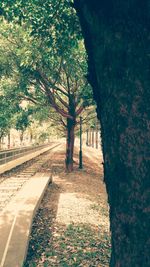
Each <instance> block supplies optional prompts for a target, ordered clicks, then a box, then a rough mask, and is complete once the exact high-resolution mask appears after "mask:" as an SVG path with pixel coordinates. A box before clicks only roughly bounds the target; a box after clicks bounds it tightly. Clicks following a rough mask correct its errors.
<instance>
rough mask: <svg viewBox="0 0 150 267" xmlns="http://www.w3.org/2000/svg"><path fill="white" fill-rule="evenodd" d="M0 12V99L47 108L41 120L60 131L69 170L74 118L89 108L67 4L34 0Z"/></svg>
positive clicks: (76, 31) (75, 26)
mask: <svg viewBox="0 0 150 267" xmlns="http://www.w3.org/2000/svg"><path fill="white" fill-rule="evenodd" d="M2 9H3V11H4V15H5V18H4V16H2V19H1V24H0V37H1V38H0V39H1V41H0V42H1V51H0V53H1V56H0V60H1V62H2V65H3V69H2V70H1V77H2V78H1V87H2V90H3V88H4V87H3V80H5V85H6V86H5V89H4V90H3V95H4V96H6V94H7V96H8V97H10V98H11V99H12V98H14V99H17V101H18V103H21V101H23V100H26V101H27V102H29V103H32V106H36V108H35V109H38V110H41V111H42V112H43V110H44V109H46V113H44V114H45V116H46V118H45V119H48V118H49V119H51V120H53V121H54V122H55V124H59V125H60V127H61V128H62V127H63V128H64V129H65V132H66V136H67V137H66V140H67V141H66V159H65V162H66V170H67V171H72V170H73V152H74V139H75V128H76V126H77V125H78V123H79V120H78V117H79V115H80V114H81V112H83V111H84V110H85V108H86V107H88V106H89V105H91V104H93V103H92V100H91V99H92V98H91V88H90V86H89V84H88V82H87V79H86V73H87V64H86V52H85V49H84V45H83V41H82V38H81V33H80V27H79V22H78V19H77V17H76V15H75V11H74V9H73V8H71V6H70V3H69V1H60V2H59V3H57V4H56V3H55V1H49V0H47V1H45V3H44V4H42V5H41V3H39V2H35V1H27V2H26V3H25V2H23V1H15V2H14V3H12V4H10V2H9V1H8V2H7V1H5V3H4V2H3V3H2ZM10 81H11V84H9V83H10ZM6 87H7V88H6ZM12 92H13V96H12ZM30 105H31V104H30ZM83 116H84V115H83ZM43 119H44V118H43Z"/></svg>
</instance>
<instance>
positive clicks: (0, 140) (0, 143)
mask: <svg viewBox="0 0 150 267" xmlns="http://www.w3.org/2000/svg"><path fill="white" fill-rule="evenodd" d="M1 149H2V137H0V150H1Z"/></svg>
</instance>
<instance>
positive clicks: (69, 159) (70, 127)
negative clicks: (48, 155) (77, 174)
mask: <svg viewBox="0 0 150 267" xmlns="http://www.w3.org/2000/svg"><path fill="white" fill-rule="evenodd" d="M74 130H75V123H74V121H73V120H71V119H67V140H66V161H65V163H66V171H67V172H72V171H73V152H74V139H75V134H74Z"/></svg>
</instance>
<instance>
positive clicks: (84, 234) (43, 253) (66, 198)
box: [24, 145, 111, 267]
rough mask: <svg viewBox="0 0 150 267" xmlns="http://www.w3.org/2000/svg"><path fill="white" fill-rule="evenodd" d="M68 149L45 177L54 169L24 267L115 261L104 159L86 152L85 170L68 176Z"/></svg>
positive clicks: (59, 153) (102, 266) (50, 163)
mask: <svg viewBox="0 0 150 267" xmlns="http://www.w3.org/2000/svg"><path fill="white" fill-rule="evenodd" d="M64 155H65V150H64V147H63V145H62V146H61V148H60V149H59V150H58V151H57V152H56V153H55V154H54V156H53V158H52V159H50V160H49V161H48V162H47V163H46V164H45V166H44V167H43V169H42V170H41V171H47V170H48V169H49V170H51V169H52V173H53V175H52V179H53V182H52V184H50V185H49V187H48V189H47V191H46V193H45V195H44V198H43V201H42V203H41V205H40V208H39V210H38V212H37V215H36V217H35V219H34V222H33V228H32V232H31V238H30V243H29V250H28V254H27V259H26V262H25V264H24V267H53V266H57V267H67V266H73V267H75V266H80V267H81V266H83V267H96V266H97V267H106V266H109V258H110V250H111V248H110V232H109V218H108V206H107V196H106V191H105V186H104V183H103V168H102V161H103V159H102V154H101V151H100V150H99V149H94V148H89V147H84V148H83V169H82V170H79V168H78V148H76V149H75V157H74V160H75V163H74V172H73V173H71V174H67V173H65V171H64Z"/></svg>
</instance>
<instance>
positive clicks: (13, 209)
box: [0, 173, 51, 267]
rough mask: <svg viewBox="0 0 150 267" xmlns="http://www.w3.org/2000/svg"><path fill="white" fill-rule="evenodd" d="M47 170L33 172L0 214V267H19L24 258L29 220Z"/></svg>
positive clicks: (48, 179) (44, 184) (46, 181)
mask: <svg viewBox="0 0 150 267" xmlns="http://www.w3.org/2000/svg"><path fill="white" fill-rule="evenodd" d="M50 182H51V173H37V174H36V175H35V176H33V177H32V178H31V179H30V180H29V181H28V182H27V183H26V184H25V185H24V186H23V188H22V189H21V190H20V191H19V192H18V194H17V196H16V197H15V198H14V200H13V201H12V202H10V204H9V205H8V206H7V208H6V209H5V211H4V212H3V213H2V214H1V216H0V237H1V245H0V267H21V266H23V262H24V260H25V257H26V253H27V248H28V242H29V235H30V231H31V227H32V221H33V218H34V215H35V212H36V210H37V208H38V207H39V204H40V201H41V200H42V197H43V195H44V192H45V190H46V188H47V186H48V184H49V183H50Z"/></svg>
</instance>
